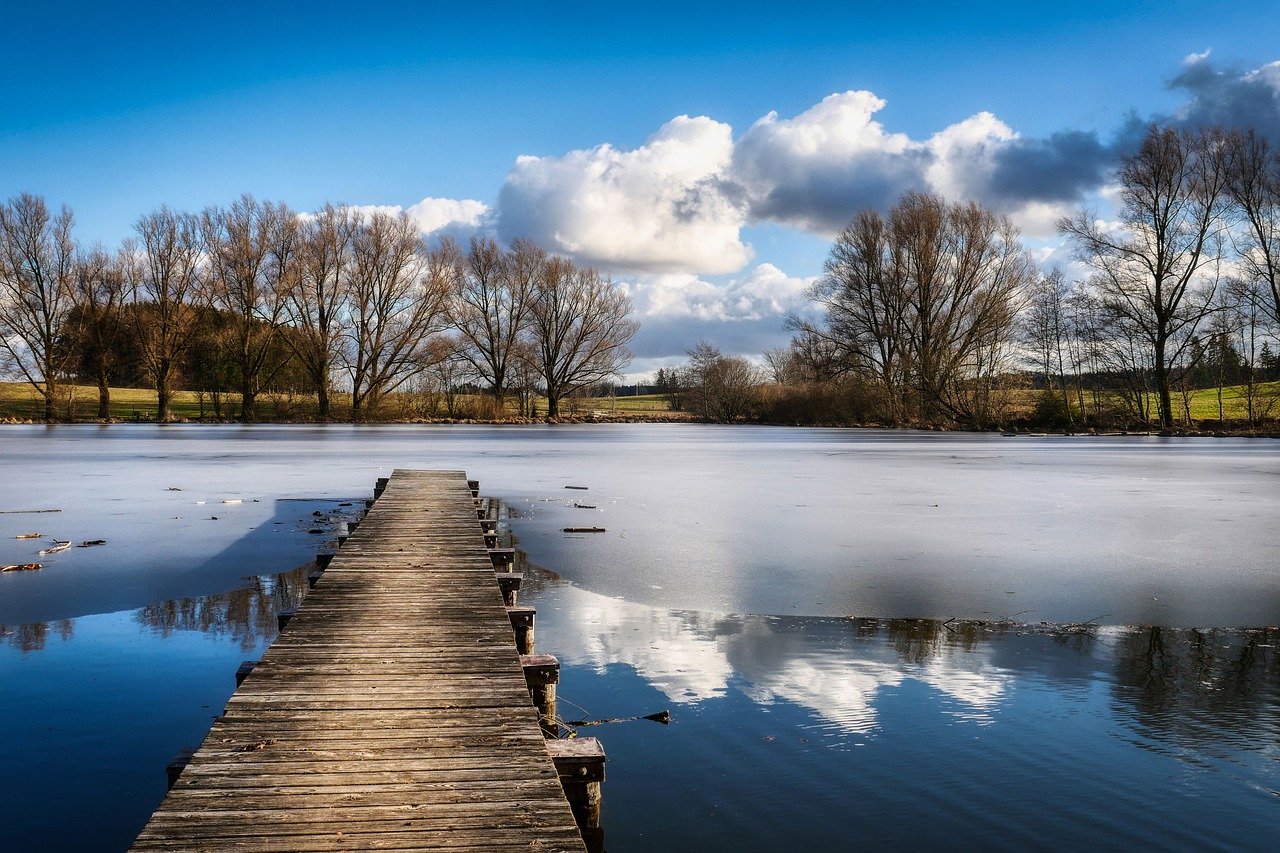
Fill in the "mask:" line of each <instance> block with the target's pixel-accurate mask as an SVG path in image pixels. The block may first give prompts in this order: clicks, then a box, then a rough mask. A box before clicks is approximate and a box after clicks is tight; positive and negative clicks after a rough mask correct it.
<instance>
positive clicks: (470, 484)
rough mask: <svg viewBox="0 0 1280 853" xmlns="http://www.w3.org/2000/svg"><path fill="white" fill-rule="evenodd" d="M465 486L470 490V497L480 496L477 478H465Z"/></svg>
mask: <svg viewBox="0 0 1280 853" xmlns="http://www.w3.org/2000/svg"><path fill="white" fill-rule="evenodd" d="M467 488H468V489H470V490H471V497H473V498H478V497H480V481H479V480H467Z"/></svg>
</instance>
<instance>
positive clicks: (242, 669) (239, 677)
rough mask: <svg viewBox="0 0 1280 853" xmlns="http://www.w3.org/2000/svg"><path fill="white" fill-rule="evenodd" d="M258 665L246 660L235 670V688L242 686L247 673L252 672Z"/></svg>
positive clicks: (253, 661)
mask: <svg viewBox="0 0 1280 853" xmlns="http://www.w3.org/2000/svg"><path fill="white" fill-rule="evenodd" d="M257 665H258V662H257V661H256V660H247V661H244V662H243V663H241V664H240V666H239V667H237V668H236V687H239V686H240V685H241V684H244V680H245V679H246V678H248V677H249V673H251V672H253V668H254V667H255V666H257Z"/></svg>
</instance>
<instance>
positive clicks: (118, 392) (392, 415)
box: [0, 382, 1280, 421]
mask: <svg viewBox="0 0 1280 853" xmlns="http://www.w3.org/2000/svg"><path fill="white" fill-rule="evenodd" d="M1018 393H1019V397H1020V400H1019V405H1018V406H1017V408H1018V409H1019V410H1022V409H1024V408H1025V410H1026V411H1028V412H1030V411H1031V410H1032V409H1033V408H1034V404H1035V397H1036V395H1038V394H1040V393H1042V392H1039V391H1022V392H1018ZM474 402H477V403H478V402H479V400H478V399H476V400H475V401H474ZM1173 402H1174V411H1175V414H1176V415H1178V416H1182V414H1183V412H1184V407H1183V400H1182V396H1181V395H1180V394H1175V395H1174V401H1173ZM348 405H349V403H348V401H346V400H345V399H344V395H342V394H337V395H335V401H334V417H335V418H336V419H338V420H342V419H344V418H345V416H346V413H347V411H348V409H347V406H348ZM1254 405H1255V410H1256V411H1257V412H1258V413H1259V414H1260V415H1261V416H1262V417H1263V418H1264V419H1267V418H1270V419H1276V418H1280V382H1269V383H1264V384H1261V385H1259V386H1257V387H1256V389H1255V404H1254ZM1268 406H1269V407H1270V408H1269V409H1268ZM474 408H482V407H479V406H477V407H474ZM537 408H538V411H539V412H540V413H544V414H545V412H546V411H547V403H546V400H545V399H541V398H540V399H539V400H538V401H537ZM1152 408H1153V409H1154V401H1153V407H1152ZM1190 408H1191V417H1192V419H1193V420H1197V421H1200V420H1216V419H1217V418H1218V391H1217V389H1216V388H1202V389H1199V390H1196V391H1193V392H1192V393H1191V397H1190ZM1222 409H1223V417H1224V420H1227V421H1242V420H1245V419H1246V418H1247V417H1248V412H1247V408H1246V398H1245V389H1244V387H1243V386H1233V387H1228V388H1224V389H1223V391H1222ZM172 410H173V415H174V417H176V418H180V419H185V420H197V419H199V418H200V417H202V411H201V400H200V395H198V394H196V393H195V392H193V391H177V392H175V393H174V395H173V402H172ZM238 411H239V395H237V394H226V395H224V399H223V405H222V417H223V418H224V419H230V418H232V417H234V416H235V414H236V413H237V412H238ZM317 411H318V408H317V405H316V400H315V397H314V396H312V395H308V394H291V395H280V394H263V395H262V396H260V397H259V398H258V417H259V419H260V420H263V421H314V420H316V418H317ZM97 412H98V389H97V388H95V387H93V386H90V385H63V386H61V387H60V388H59V391H58V406H57V413H58V417H59V418H61V419H64V420H71V421H89V420H94V419H95V417H96V415H97ZM509 412H510V413H511V414H512V415H514V414H515V403H514V401H511V402H510V403H509ZM155 413H156V394H155V392H154V391H151V390H148V389H143V388H113V389H111V417H112V418H113V419H116V420H122V421H132V420H135V419H140V420H143V421H149V420H154V419H155ZM561 413H562V415H563V416H569V417H572V416H575V415H576V416H579V417H581V416H592V415H603V416H606V417H610V416H617V417H619V418H626V417H633V418H644V417H667V416H670V415H671V414H672V412H671V406H670V404H669V403H668V401H667V399H666V398H665V397H664V396H662V395H660V394H644V395H640V396H635V397H625V396H624V397H592V398H584V399H579V400H576V401H572V403H571V402H570V401H569V400H565V401H564V402H562V403H561ZM43 414H44V403H43V400H42V398H41V397H40V395H38V394H37V393H36V391H35V389H34V388H32V387H31V386H30V385H29V384H27V383H25V382H0V420H19V421H28V420H31V421H36V420H40V419H41V418H42V417H43ZM436 414H437V415H438V416H440V417H443V413H442V412H439V411H437V413H436ZM430 415H431V413H430V411H429V410H427V409H425V408H424V406H423V404H422V398H421V397H415V396H413V395H409V394H397V395H392V397H391V398H389V399H388V400H387V402H386V406H385V407H384V410H383V413H382V417H383V418H385V419H386V420H411V419H414V418H417V417H427V416H430ZM203 417H205V418H209V419H212V418H214V417H215V416H214V412H213V403H212V400H211V399H210V397H209V395H207V394H206V395H204V409H203Z"/></svg>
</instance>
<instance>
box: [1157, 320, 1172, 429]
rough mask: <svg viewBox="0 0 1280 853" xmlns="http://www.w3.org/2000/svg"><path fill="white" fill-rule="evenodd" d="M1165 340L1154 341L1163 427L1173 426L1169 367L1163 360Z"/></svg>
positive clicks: (1169, 427)
mask: <svg viewBox="0 0 1280 853" xmlns="http://www.w3.org/2000/svg"><path fill="white" fill-rule="evenodd" d="M1164 348H1165V342H1164V340H1163V339H1161V340H1157V341H1156V364H1155V368H1156V392H1157V394H1158V395H1159V403H1160V413H1159V414H1160V426H1161V427H1163V428H1164V429H1172V428H1173V395H1172V394H1171V393H1170V390H1169V368H1168V365H1167V364H1166V363H1165V360H1164Z"/></svg>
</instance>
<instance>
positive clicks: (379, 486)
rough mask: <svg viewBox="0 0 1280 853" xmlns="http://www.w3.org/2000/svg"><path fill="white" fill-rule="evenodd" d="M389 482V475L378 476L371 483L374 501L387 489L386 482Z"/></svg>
mask: <svg viewBox="0 0 1280 853" xmlns="http://www.w3.org/2000/svg"><path fill="white" fill-rule="evenodd" d="M389 482H391V478H390V477H379V478H378V479H377V481H376V482H375V483H374V484H373V499H374V500H375V501H376V500H377V499H378V498H380V497H382V493H383V492H385V491H386V490H387V483H389Z"/></svg>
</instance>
